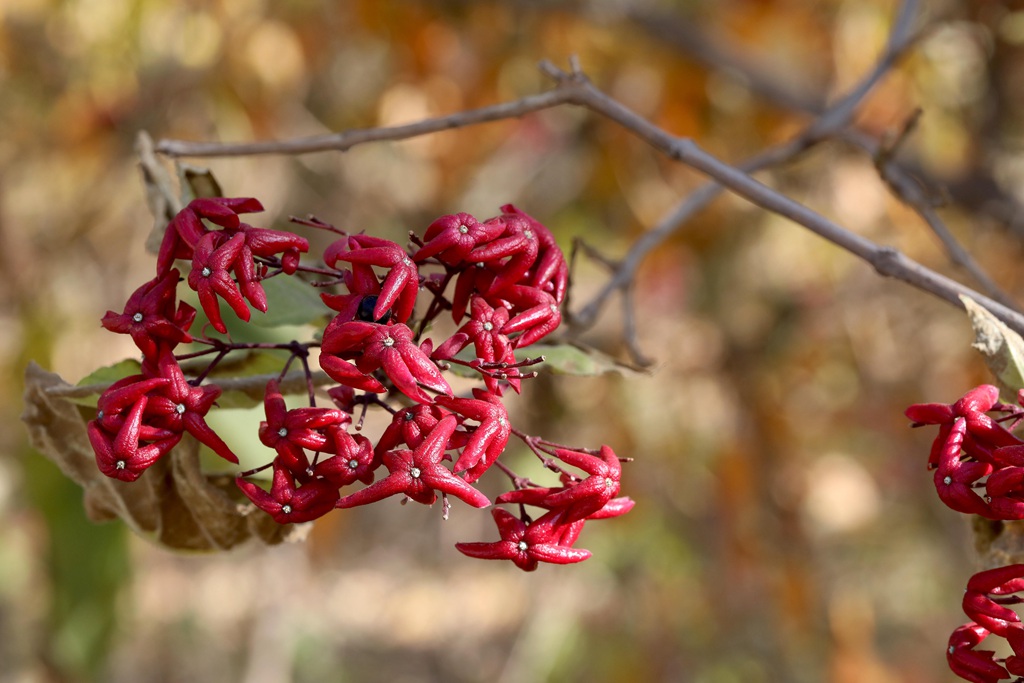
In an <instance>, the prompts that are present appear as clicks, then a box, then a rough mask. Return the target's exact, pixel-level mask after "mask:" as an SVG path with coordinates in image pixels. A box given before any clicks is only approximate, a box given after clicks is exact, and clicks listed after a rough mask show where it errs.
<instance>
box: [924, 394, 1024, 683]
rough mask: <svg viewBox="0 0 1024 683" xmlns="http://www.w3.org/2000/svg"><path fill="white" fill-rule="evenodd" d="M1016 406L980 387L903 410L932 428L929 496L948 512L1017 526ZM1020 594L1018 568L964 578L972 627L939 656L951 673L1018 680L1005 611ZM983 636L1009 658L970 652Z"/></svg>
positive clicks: (1017, 653) (1020, 663) (1022, 458)
mask: <svg viewBox="0 0 1024 683" xmlns="http://www.w3.org/2000/svg"><path fill="white" fill-rule="evenodd" d="M1022 405H1024V390H1021V391H1020V392H1018V405H1012V404H1006V403H1002V402H1000V400H999V390H998V389H997V388H996V387H994V386H992V385H988V384H985V385H982V386H979V387H976V388H975V389H972V390H971V391H969V392H967V394H965V395H964V396H963V397H962V398H961V399H960V400H958V401H956V402H955V403H952V404H944V403H924V404H917V405H913V406H910V408H908V409H907V411H906V415H907V417H908V418H910V420H911V421H912V423H913V426H915V427H920V426H923V425H937V426H938V428H939V431H938V435H937V436H936V437H935V440H934V441H933V443H932V448H931V453H930V455H929V458H928V467H929V469H933V470H934V471H935V474H934V481H935V488H936V490H937V492H938V494H939V498H940V499H941V500H942V502H943V503H945V504H946V505H947V506H948V507H950V508H952V509H953V510H956V511H958V512H963V513H967V514H975V515H980V516H982V517H985V518H987V519H994V520H1019V519H1024V441H1022V440H1020V439H1018V438H1017V437H1016V436H1014V435H1013V433H1011V431H1010V430H1011V429H1013V428H1014V427H1015V426H1016V425H1017V424H1018V423H1019V422H1020V421H1021V420H1022V419H1024V409H1022V407H1021V406H1022ZM989 413H996V414H997V415H998V417H992V416H990V415H989ZM1003 423H1006V426H1004V425H1003ZM1021 590H1024V565H1021V564H1014V565H1010V566H1007V567H999V568H996V569H991V570H988V571H982V572H979V573H977V574H975V575H974V576H973V577H972V578H971V580H970V581H969V582H968V584H967V592H966V593H965V594H964V601H963V607H964V612H966V614H967V616H968V617H970V618H971V619H972V621H971V622H969V623H967V624H964V625H963V626H961V627H959V628H958V629H956V630H955V631H954V632H953V635H952V636H951V637H950V639H949V648H948V650H947V654H946V658H947V660H948V662H949V666H950V668H951V669H952V670H953V672H954V673H956V674H957V675H958V676H960V677H961V678H964V679H966V680H969V681H973V682H974V683H993V682H994V681H999V680H1003V679H1007V678H1010V677H1011V675H1015V676H1024V626H1022V624H1021V620H1020V618H1019V617H1018V616H1017V614H1016V613H1015V612H1014V611H1013V610H1011V609H1009V608H1008V607H1006V606H1005V605H1008V604H1017V603H1020V602H1022V601H1024V600H1022V599H1021V598H1019V597H1017V596H1016V595H1014V594H1015V593H1018V592H1020V591H1021ZM990 633H993V634H996V635H998V636H1000V637H1003V638H1005V639H1006V640H1007V641H1008V643H1009V644H1010V647H1011V648H1012V650H1013V652H1014V654H1013V655H1012V656H1010V657H1007V658H1006V659H1005V660H1003V659H997V658H996V657H995V653H994V652H993V651H991V650H977V649H976V646H977V645H979V644H980V643H981V642H982V641H983V640H984V639H985V638H987V637H988V636H989V634H990Z"/></svg>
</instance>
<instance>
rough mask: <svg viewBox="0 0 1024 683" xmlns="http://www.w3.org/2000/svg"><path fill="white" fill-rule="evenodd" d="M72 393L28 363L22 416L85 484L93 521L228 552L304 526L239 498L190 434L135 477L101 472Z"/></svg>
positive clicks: (165, 542) (183, 545)
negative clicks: (205, 464)
mask: <svg viewBox="0 0 1024 683" xmlns="http://www.w3.org/2000/svg"><path fill="white" fill-rule="evenodd" d="M73 393H74V391H73V387H71V385H69V384H68V383H67V382H65V381H64V380H62V379H61V378H60V376H58V375H56V374H54V373H52V372H47V371H46V370H43V369H42V368H40V367H39V366H38V365H36V364H35V363H31V364H29V366H28V368H27V369H26V370H25V412H24V414H23V415H22V420H23V421H24V422H25V424H26V425H27V427H28V431H29V439H30V441H31V443H32V445H33V446H34V447H35V448H36V449H37V450H39V451H40V452H41V453H42V454H43V455H45V456H46V457H47V458H49V459H50V460H52V461H53V462H54V463H55V464H56V465H57V466H58V467H59V468H60V469H61V471H62V472H64V474H66V475H67V476H68V477H69V478H71V479H72V480H73V481H75V482H76V483H78V484H79V485H80V486H81V487H82V489H83V490H84V505H85V510H86V513H87V514H88V515H89V518H90V519H93V520H94V521H97V522H100V521H107V520H111V519H115V518H119V519H122V520H124V522H125V523H126V524H127V525H128V526H129V527H130V528H131V529H132V530H133V531H135V532H136V533H137V534H139V535H141V536H143V537H145V538H148V539H150V540H152V541H154V542H156V543H158V544H160V545H162V546H164V547H166V548H170V549H173V550H183V551H215V550H226V549H228V548H231V547H234V546H236V545H238V544H239V543H242V542H244V541H247V540H249V539H250V538H257V539H259V540H260V541H262V542H263V543H267V544H276V543H280V542H282V541H285V540H297V539H298V538H301V537H302V536H304V535H305V533H306V532H307V531H308V525H287V526H281V525H279V524H277V523H276V522H274V521H273V519H271V518H270V516H269V515H267V514H266V513H265V512H263V511H261V510H258V509H256V508H255V507H254V506H253V505H251V504H250V503H249V502H248V501H247V500H245V499H244V497H243V496H242V495H241V493H240V492H239V491H238V490H237V489H236V487H235V485H234V481H233V480H232V479H231V477H228V476H224V475H206V474H203V473H202V471H201V470H200V469H199V448H198V443H197V442H196V441H195V439H193V438H191V437H190V436H188V435H186V437H185V438H183V439H182V441H181V443H180V444H179V445H178V446H177V447H176V448H175V449H174V450H172V451H171V452H170V453H169V454H168V455H167V456H165V457H164V458H162V459H161V460H160V461H159V462H157V463H156V464H155V465H153V467H151V468H149V469H148V470H146V472H145V473H143V475H142V476H141V477H139V479H138V480H137V481H134V482H131V483H127V482H122V481H118V480H115V479H110V478H108V477H106V476H104V475H103V474H102V473H101V472H100V471H99V469H98V468H97V467H96V462H95V456H94V455H93V451H92V447H91V445H90V444H89V437H88V434H87V432H86V417H85V415H84V413H85V412H86V411H88V410H89V409H87V408H80V407H79V406H78V405H76V404H75V403H74V402H73V401H72V400H71V399H70V398H68V396H69V395H72V394H73Z"/></svg>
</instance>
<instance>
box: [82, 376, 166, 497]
mask: <svg viewBox="0 0 1024 683" xmlns="http://www.w3.org/2000/svg"><path fill="white" fill-rule="evenodd" d="M147 401H148V399H147V398H146V397H145V396H141V397H139V399H138V400H137V401H136V402H135V404H134V405H133V406H132V408H131V410H129V411H128V415H127V416H126V417H125V418H124V420H123V422H122V423H121V427H120V429H118V431H117V433H116V434H114V435H110V434H109V433H107V432H106V431H104V430H103V429H102V428H101V427H100V425H99V423H98V422H97V421H96V420H92V421H90V422H89V425H88V434H89V443H90V444H91V445H92V449H93V451H94V452H95V454H96V464H97V466H98V467H99V469H100V472H102V473H103V474H105V475H107V476H108V477H112V478H114V479H120V480H121V481H135V480H136V479H138V478H139V476H140V475H141V474H142V473H143V472H144V471H145V470H146V469H147V468H149V467H150V466H151V465H152V464H153V463H155V462H156V461H157V460H159V459H160V457H162V456H163V455H165V454H166V453H167V452H168V451H170V450H171V448H173V447H174V446H175V445H176V444H177V443H178V441H180V440H181V434H174V435H172V436H170V437H168V438H164V439H160V440H159V441H156V442H154V443H150V444H143V443H141V441H143V440H144V437H143V424H142V419H143V414H144V413H145V410H146V403H147Z"/></svg>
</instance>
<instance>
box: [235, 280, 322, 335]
mask: <svg viewBox="0 0 1024 683" xmlns="http://www.w3.org/2000/svg"><path fill="white" fill-rule="evenodd" d="M262 284H263V289H264V291H266V293H267V312H266V313H260V312H259V311H253V314H252V320H251V321H250V322H251V323H252V324H253V325H258V326H260V327H278V326H281V325H309V324H317V323H319V322H320V321H321V320H322V319H324V318H325V317H326V316H327V315H328V313H330V311H329V310H328V309H327V307H326V306H324V303H323V301H321V300H320V294H319V293H318V292H317V291H316V290H315V289H314V288H313V287H311V286H310V285H309V283H308V282H306V281H305V280H303V279H301V278H298V277H295V276H288V275H279V276H277V277H272V278H270V279H269V280H264V281H263V283H262Z"/></svg>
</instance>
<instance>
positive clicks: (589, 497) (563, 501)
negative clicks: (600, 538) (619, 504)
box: [545, 446, 622, 522]
mask: <svg viewBox="0 0 1024 683" xmlns="http://www.w3.org/2000/svg"><path fill="white" fill-rule="evenodd" d="M555 455H557V456H558V459H559V460H561V461H562V462H565V463H567V464H569V465H572V466H573V467H578V468H580V469H581V470H583V471H584V472H586V473H587V474H589V475H590V476H589V477H587V478H586V479H584V480H583V481H581V482H580V483H578V484H575V485H573V486H570V487H568V488H566V489H565V490H564V491H559V492H558V493H552V494H551V495H549V496H548V497H547V498H546V499H545V503H546V504H547V505H548V506H549V507H552V508H566V510H565V520H564V521H565V522H575V521H577V520H580V519H586V518H587V517H589V516H590V515H592V514H594V513H595V512H597V511H598V510H600V509H601V508H603V507H604V506H605V505H607V504H608V503H609V501H611V500H612V499H613V498H615V496H617V495H619V481H620V479H621V478H622V464H621V463H620V462H619V458H618V456H617V455H615V451H613V450H612V449H611V448H609V447H608V446H601V452H600V455H599V456H593V455H590V454H589V453H581V452H579V451H570V450H567V449H564V448H559V449H557V450H556V451H555Z"/></svg>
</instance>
